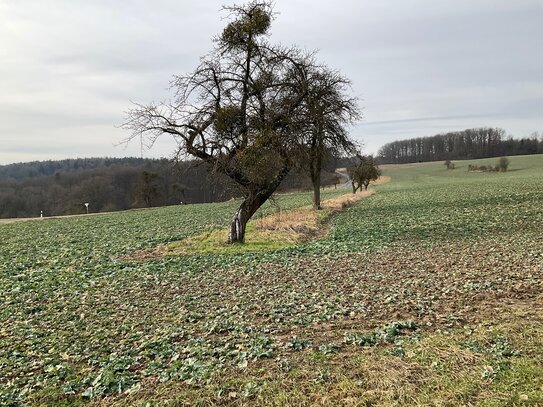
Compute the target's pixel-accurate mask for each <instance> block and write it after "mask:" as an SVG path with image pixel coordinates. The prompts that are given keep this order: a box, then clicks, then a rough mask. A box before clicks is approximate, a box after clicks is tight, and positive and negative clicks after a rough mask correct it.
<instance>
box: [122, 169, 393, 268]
mask: <svg viewBox="0 0 543 407" xmlns="http://www.w3.org/2000/svg"><path fill="white" fill-rule="evenodd" d="M389 181H390V177H387V176H382V177H380V178H379V179H378V180H376V181H373V182H372V183H371V184H372V185H374V186H377V185H382V184H385V183H387V182H389ZM374 193H375V191H374V190H373V189H369V190H367V191H362V192H358V193H356V194H352V193H346V194H344V195H340V196H338V197H335V198H331V199H326V200H324V201H322V204H321V207H322V210H321V211H315V210H313V208H312V207H311V206H305V207H302V208H299V209H292V210H287V211H281V210H279V211H278V212H276V213H274V214H271V215H268V216H259V215H258V214H257V215H255V216H254V217H253V219H252V220H251V221H249V223H248V225H247V235H246V242H245V244H244V245H241V246H240V245H229V244H227V243H226V236H227V235H228V229H218V230H212V231H209V232H205V233H203V234H201V235H198V236H194V237H189V238H187V239H184V240H181V241H179V242H173V243H170V244H168V245H167V246H162V247H159V248H157V249H155V250H152V251H150V252H149V251H144V252H139V253H136V254H135V255H134V256H133V257H132V258H134V259H149V258H156V257H162V256H172V255H173V256H179V255H181V256H183V255H193V254H198V253H237V252H252V251H268V250H276V249H280V248H285V247H290V246H295V245H297V244H300V243H306V242H308V241H310V240H313V239H318V238H322V237H323V236H325V235H326V234H327V233H328V231H329V221H330V219H331V218H332V216H334V215H335V214H336V213H338V212H341V211H342V210H344V209H346V208H348V207H350V206H352V205H354V204H355V203H356V202H358V201H360V200H361V199H364V198H367V197H369V196H371V195H373V194H374Z"/></svg>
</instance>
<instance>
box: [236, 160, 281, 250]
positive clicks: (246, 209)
mask: <svg viewBox="0 0 543 407" xmlns="http://www.w3.org/2000/svg"><path fill="white" fill-rule="evenodd" d="M288 172H289V168H287V167H285V168H283V169H282V170H281V171H280V172H279V174H278V175H277V177H275V179H274V180H273V181H272V182H270V183H269V184H267V185H259V186H257V185H253V188H250V189H249V193H248V195H247V197H246V198H245V200H244V201H243V202H242V203H241V205H240V206H239V208H238V210H237V211H236V214H235V215H234V218H233V219H232V222H231V223H230V232H229V233H228V243H245V231H246V229H247V222H249V219H251V217H252V216H253V215H254V214H255V212H256V211H257V210H258V208H260V207H261V206H262V205H263V204H264V202H266V201H267V200H268V198H269V197H270V196H272V194H273V193H274V192H275V190H276V189H277V187H278V186H279V184H280V183H281V181H282V180H283V179H284V178H285V176H286V175H287V174H288Z"/></svg>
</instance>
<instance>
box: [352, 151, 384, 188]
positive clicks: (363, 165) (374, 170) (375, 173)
mask: <svg viewBox="0 0 543 407" xmlns="http://www.w3.org/2000/svg"><path fill="white" fill-rule="evenodd" d="M348 172H349V177H350V178H351V185H352V187H353V194H355V193H356V191H357V190H358V189H360V190H361V189H362V187H364V190H367V189H368V186H369V184H370V182H371V181H375V180H377V179H379V177H380V176H381V170H380V169H379V167H378V166H377V164H376V163H375V159H374V158H373V156H371V155H368V156H359V157H358V162H357V163H356V164H355V165H353V166H351V167H349V168H348Z"/></svg>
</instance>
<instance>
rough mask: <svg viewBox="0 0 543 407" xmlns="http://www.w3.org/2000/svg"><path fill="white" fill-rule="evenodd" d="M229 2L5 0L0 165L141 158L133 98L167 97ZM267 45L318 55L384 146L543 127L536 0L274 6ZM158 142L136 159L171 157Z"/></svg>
mask: <svg viewBox="0 0 543 407" xmlns="http://www.w3.org/2000/svg"><path fill="white" fill-rule="evenodd" d="M223 4H231V2H229V1H228V0H220V1H215V0H199V1H196V0H154V1H148V0H147V1H144V0H124V1H113V0H0V164H7V163H11V162H19V161H31V160H48V159H61V158H72V157H91V156H110V157H111V156H139V155H140V146H139V144H138V143H133V144H129V145H128V147H123V146H116V144H117V143H119V142H120V141H121V140H122V139H123V138H124V137H126V136H127V134H126V132H125V131H124V130H122V129H119V128H117V127H116V126H117V125H119V124H120V123H122V121H123V116H124V111H125V110H126V109H127V108H129V107H130V101H135V102H142V103H147V102H151V101H153V100H155V101H159V100H162V99H164V98H166V97H167V96H168V91H167V86H168V83H169V80H170V78H171V76H172V75H173V74H182V73H187V72H189V71H191V70H192V69H193V68H195V67H196V65H197V64H198V61H199V57H200V56H202V55H203V54H205V53H207V52H208V51H209V50H210V49H211V48H212V42H211V38H212V37H213V36H214V35H215V34H217V33H219V32H220V31H221V30H222V27H223V26H224V24H225V21H224V19H221V16H222V17H224V15H221V13H220V7H221V5H223ZM275 10H276V11H277V12H278V13H279V14H278V16H277V19H276V21H275V22H274V24H273V26H272V40H274V41H277V42H281V43H283V44H285V45H297V46H300V47H302V48H306V49H318V50H319V58H320V60H321V61H323V62H324V63H326V64H327V65H329V66H330V67H332V68H335V69H338V70H340V71H341V72H342V73H343V74H345V75H346V76H347V77H349V78H351V79H352V81H353V92H354V93H355V94H356V95H358V96H359V97H360V98H361V99H362V105H363V107H364V120H363V121H362V122H361V124H360V125H358V126H357V127H355V128H353V129H352V135H353V136H354V137H355V138H357V139H358V140H360V141H362V142H364V144H365V146H366V151H367V152H372V153H375V152H377V150H378V148H379V147H380V146H381V145H383V144H384V143H386V142H389V141H393V140H396V139H400V138H409V137H418V136H430V135H433V134H436V133H439V132H444V131H449V130H459V129H464V128H470V127H479V126H492V127H502V128H504V129H506V130H507V131H508V132H509V133H510V134H513V135H515V136H528V135H529V134H530V133H532V132H534V131H542V130H543V0H455V1H453V0H447V1H445V0H336V1H330V0H276V2H275ZM172 151H173V144H172V142H171V140H169V139H168V138H166V137H164V139H163V140H162V141H160V142H159V143H158V144H157V145H156V146H155V147H154V148H153V149H151V150H148V151H144V153H143V154H144V156H145V157H161V156H166V157H167V156H169V155H170V153H171V152H172Z"/></svg>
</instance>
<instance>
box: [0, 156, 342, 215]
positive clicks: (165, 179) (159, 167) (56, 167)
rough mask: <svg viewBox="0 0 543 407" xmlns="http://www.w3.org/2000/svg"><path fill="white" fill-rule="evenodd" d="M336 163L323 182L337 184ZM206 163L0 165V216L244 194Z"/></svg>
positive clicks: (299, 185) (295, 185)
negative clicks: (209, 170) (214, 172)
mask: <svg viewBox="0 0 543 407" xmlns="http://www.w3.org/2000/svg"><path fill="white" fill-rule="evenodd" d="M333 168H335V162H334V163H330V166H329V168H328V169H329V171H330V172H326V171H325V172H324V174H323V179H324V181H325V184H328V185H330V184H334V183H336V182H339V181H338V180H337V175H336V174H334V173H333V171H334V170H333ZM309 186H310V181H309V179H308V177H305V176H303V175H300V174H295V173H294V174H291V175H290V176H289V177H288V178H287V179H286V180H284V182H283V184H282V185H281V190H282V191H286V190H294V189H304V188H308V187H309ZM241 195H242V194H241V191H239V189H237V187H235V186H234V185H233V184H232V183H231V182H230V181H229V179H228V178H226V177H224V176H218V175H213V176H210V175H209V172H208V168H207V167H206V165H205V164H203V163H201V162H197V161H184V162H173V161H171V160H167V159H142V158H83V159H70V160H62V161H35V162H29V163H20V164H10V165H4V166H0V218H16V217H37V216H40V213H41V211H43V215H44V216H56V215H71V214H81V213H85V211H86V209H85V205H84V204H85V203H89V212H107V211H117V210H125V209H132V208H143V207H150V206H165V205H174V204H180V203H202V202H218V201H225V200H229V199H231V198H233V197H239V196H241Z"/></svg>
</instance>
